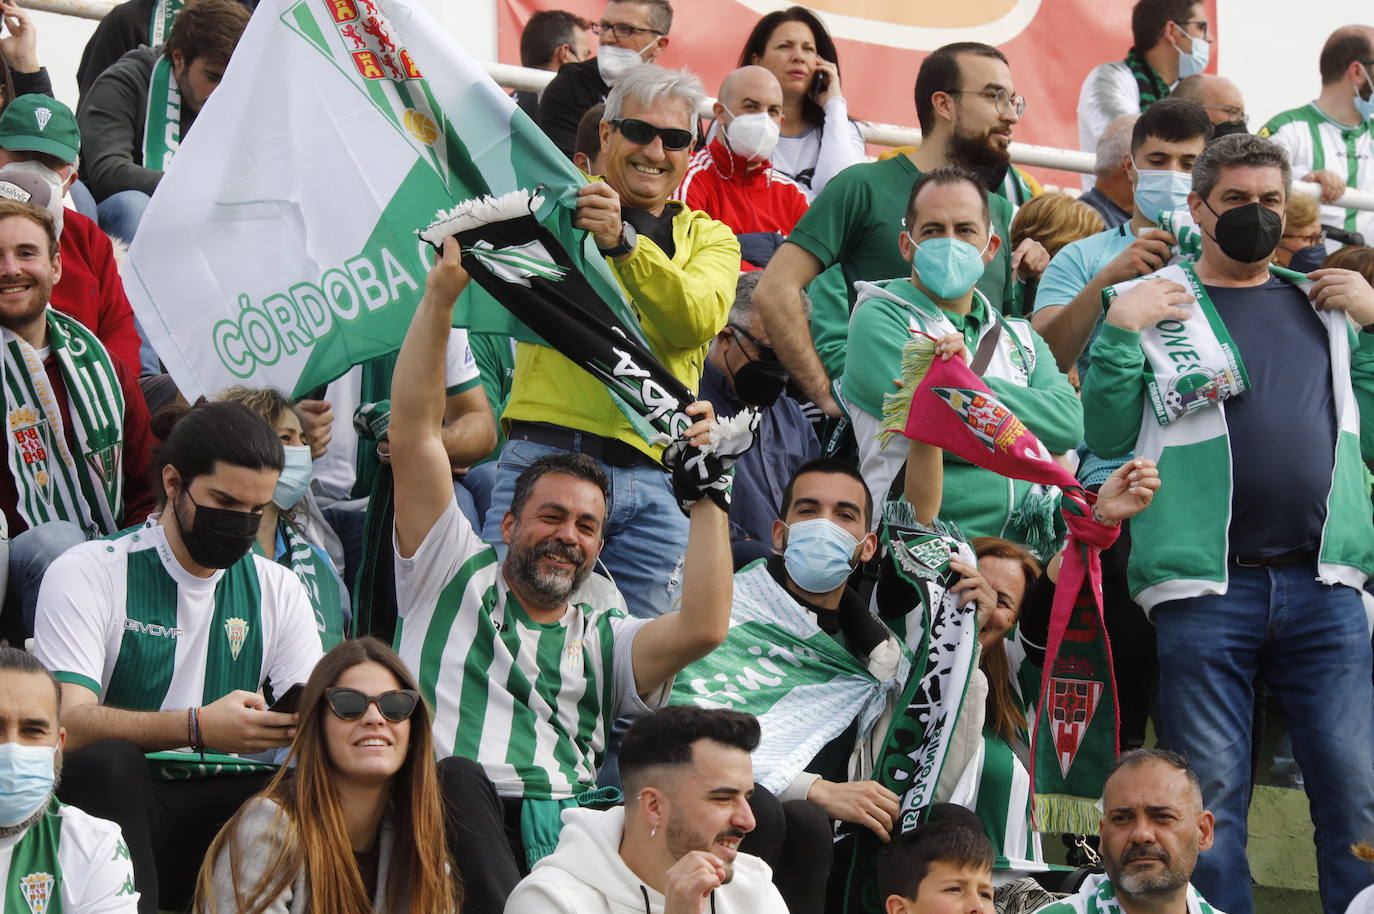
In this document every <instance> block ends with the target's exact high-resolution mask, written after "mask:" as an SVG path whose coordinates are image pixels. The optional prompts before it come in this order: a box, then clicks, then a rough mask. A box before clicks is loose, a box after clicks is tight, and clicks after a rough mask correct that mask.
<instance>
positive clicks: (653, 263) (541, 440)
mask: <svg viewBox="0 0 1374 914" xmlns="http://www.w3.org/2000/svg"><path fill="white" fill-rule="evenodd" d="M702 94H703V93H702V88H701V82H700V80H698V79H697V78H696V77H695V76H693V75H692V74H690V73H687V72H685V71H679V70H665V69H663V68H661V67H657V66H648V65H646V66H641V67H635V68H634V70H632V71H631V72H630V73H629V74H627V75H626V76H625V78H624V79H623V80H622V81H621V82H620V83H619V84H618V85H617V86H616V87H615V89H614V90H613V91H612V92H611V95H610V98H608V99H607V101H606V110H605V112H604V113H603V114H602V121H601V156H600V160H601V164H602V166H603V167H604V169H605V172H606V175H605V179H604V180H601V181H593V182H591V183H590V184H586V185H583V186H582V187H581V188H580V189H579V195H578V201H577V211H576V215H575V217H574V219H575V221H574V224H575V225H576V226H577V227H578V228H582V229H586V230H587V231H589V232H591V233H592V237H593V239H594V241H595V243H596V245H597V247H598V248H600V249H601V252H602V253H603V254H605V255H606V257H607V258H609V259H610V261H611V264H612V267H613V269H614V271H615V273H616V275H617V276H618V277H619V279H620V282H621V284H622V285H623V286H624V288H625V291H626V293H628V296H629V298H630V299H631V300H632V301H633V302H634V305H635V310H636V312H637V313H638V314H639V318H640V325H641V326H642V327H643V330H644V336H645V338H646V339H647V340H648V343H649V347H650V348H651V349H652V351H653V353H654V355H655V356H657V357H658V360H659V361H660V362H661V363H662V364H663V366H664V367H665V368H667V369H668V371H670V372H672V374H673V375H674V376H675V377H677V378H678V380H680V381H682V383H683V384H684V385H686V387H687V388H688V389H689V390H696V389H697V387H698V385H699V384H700V383H701V372H702V367H703V363H704V362H705V360H706V349H707V346H708V345H709V344H710V342H711V340H712V338H714V337H715V335H716V334H717V333H718V332H719V331H720V329H721V327H723V326H724V324H725V317H726V312H727V311H728V310H729V308H730V302H731V301H732V300H733V299H734V291H735V278H736V276H738V273H739V243H738V242H736V240H735V236H734V233H733V232H731V231H730V228H729V227H728V226H726V225H723V224H722V223H720V222H717V221H715V220H714V219H712V218H710V217H709V216H708V215H706V214H705V213H701V212H696V211H694V210H691V209H689V208H688V207H686V206H684V205H683V204H682V203H679V202H677V201H675V200H671V199H669V198H670V197H671V196H672V194H673V191H674V190H675V188H676V187H677V186H678V183H679V182H680V181H681V179H682V174H683V172H684V170H685V169H686V167H687V157H688V151H689V147H690V145H691V142H692V139H693V136H694V128H695V126H696V111H697V108H698V107H699V106H700V104H701V100H702ZM501 418H502V420H503V421H504V422H505V423H507V426H508V432H507V438H508V440H507V442H506V444H505V445H504V446H503V448H502V450H501V460H500V462H499V463H498V464H497V472H496V483H495V485H494V487H493V489H492V499H491V506H490V508H489V509H488V511H487V515H486V522H485V524H484V526H483V529H482V534H483V538H484V539H486V540H487V542H489V543H494V544H500V542H501V519H502V517H503V515H505V513H506V509H507V508H508V507H510V505H511V502H512V499H513V497H514V493H515V480H516V477H517V476H519V474H520V472H521V470H523V469H524V468H525V467H526V466H528V465H529V464H530V463H532V462H533V461H534V460H535V459H536V458H537V457H540V456H543V455H546V454H553V453H567V452H578V453H582V454H586V455H588V456H590V457H592V458H594V459H595V460H596V461H597V463H598V465H599V466H600V467H601V471H602V472H603V473H605V474H606V475H607V476H608V477H610V479H611V482H612V489H613V491H614V493H615V497H614V498H613V499H612V503H611V505H610V510H609V515H608V517H607V518H606V547H605V549H604V550H603V551H602V553H601V560H602V562H604V563H605V566H606V568H607V569H608V570H609V572H610V574H611V576H612V577H613V578H614V579H615V582H616V585H617V586H618V587H619V588H620V592H621V593H622V594H624V595H625V599H626V605H627V606H628V608H629V610H630V612H631V613H633V614H634V615H637V616H643V617H652V616H657V615H660V614H662V613H663V612H665V611H666V610H667V609H668V608H669V607H670V606H671V605H672V602H673V599H674V596H675V592H676V590H677V587H678V582H679V581H680V580H681V578H680V571H681V562H682V556H683V554H684V550H685V548H686V543H687V520H686V518H684V517H683V516H682V512H681V511H680V510H679V508H678V503H677V499H676V498H674V497H673V494H672V491H671V490H670V488H669V486H668V480H667V476H666V474H665V473H664V471H663V465H662V463H661V462H660V455H661V454H662V451H663V447H662V445H651V444H649V443H648V442H646V441H645V440H644V438H643V436H642V435H640V434H639V433H638V432H636V431H635V430H634V428H633V427H632V426H631V425H630V424H629V422H628V420H626V418H625V416H624V414H623V413H622V412H621V411H620V409H619V408H618V407H617V406H616V405H615V403H614V401H612V400H611V397H610V394H608V393H607V391H606V388H605V387H604V386H603V385H602V383H601V382H600V381H598V380H596V379H595V378H593V377H592V376H591V375H589V374H588V373H587V372H585V371H583V370H582V369H581V368H579V367H578V366H576V365H575V364H573V363H572V362H571V361H569V360H568V359H567V358H566V357H564V356H563V355H561V354H560V353H559V352H558V351H557V350H555V349H552V348H550V347H547V346H538V345H535V344H533V343H520V344H519V345H518V346H517V348H516V357H515V374H514V377H513V378H512V381H511V392H510V397H509V399H508V400H507V403H506V409H505V412H504V413H503V415H502V417H501ZM497 548H498V550H500V551H501V552H502V554H503V555H504V552H505V550H504V547H503V546H501V545H498V546H497Z"/></svg>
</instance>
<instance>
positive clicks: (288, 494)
mask: <svg viewBox="0 0 1374 914" xmlns="http://www.w3.org/2000/svg"><path fill="white" fill-rule="evenodd" d="M282 450H284V451H286V464H285V465H284V466H283V467H282V469H281V476H279V477H278V478H277V488H276V490H275V491H273V492H272V501H273V503H274V504H275V505H276V506H277V507H278V508H281V509H282V510H283V511H285V510H287V509H289V508H293V507H295V505H296V502H298V501H300V500H301V496H302V495H304V494H305V490H306V489H308V488H310V480H311V478H312V476H313V475H314V464H313V463H312V462H311V459H310V448H308V447H304V446H300V447H293V446H290V445H288V446H285V447H283V448H282Z"/></svg>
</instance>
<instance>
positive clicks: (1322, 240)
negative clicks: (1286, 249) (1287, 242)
mask: <svg viewBox="0 0 1374 914" xmlns="http://www.w3.org/2000/svg"><path fill="white" fill-rule="evenodd" d="M1283 237H1284V238H1292V239H1294V240H1296V241H1301V242H1302V243H1303V247H1311V246H1312V245H1314V244H1326V233H1325V232H1308V233H1306V234H1302V235H1289V234H1286V233H1285V234H1284V235H1283Z"/></svg>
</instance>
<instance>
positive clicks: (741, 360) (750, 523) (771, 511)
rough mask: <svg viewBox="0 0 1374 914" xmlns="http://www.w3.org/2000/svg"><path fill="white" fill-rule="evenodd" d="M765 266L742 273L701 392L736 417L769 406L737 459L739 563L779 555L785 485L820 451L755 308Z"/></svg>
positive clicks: (734, 530)
mask: <svg viewBox="0 0 1374 914" xmlns="http://www.w3.org/2000/svg"><path fill="white" fill-rule="evenodd" d="M760 275H761V274H760V273H759V272H758V271H757V270H753V271H751V272H748V273H741V274H740V276H739V282H738V284H737V285H736V287H735V304H734V307H732V308H731V309H730V317H729V322H728V323H727V324H726V325H725V327H724V329H722V330H721V331H720V333H718V334H716V338H715V339H714V340H712V341H711V351H710V352H709V353H707V355H706V371H705V373H704V374H703V375H702V376H701V396H702V398H703V399H706V400H710V401H711V404H712V405H713V406H714V407H715V408H716V415H718V416H721V417H722V418H724V417H728V416H733V415H735V414H736V413H738V412H739V411H740V410H742V409H744V408H745V407H746V406H755V407H758V408H759V410H760V411H761V415H760V419H759V427H758V431H757V432H755V435H754V446H753V447H751V448H750V449H749V450H747V451H745V452H744V454H743V455H741V456H740V459H739V460H738V461H737V462H736V463H735V487H734V488H733V489H732V490H731V492H730V543H731V548H732V550H733V552H734V555H735V566H736V567H739V566H741V565H743V564H745V563H746V562H750V561H753V560H754V559H757V558H763V557H765V556H767V555H770V554H771V553H772V549H771V546H772V533H773V522H774V521H776V520H777V519H778V503H779V502H780V501H781V500H782V492H783V489H784V488H785V487H786V486H787V481H788V480H789V479H791V478H792V474H793V473H795V472H796V471H797V468H798V467H800V466H801V465H802V464H804V463H806V462H807V461H808V460H813V459H815V458H816V457H819V456H820V450H821V448H820V443H819V442H818V441H817V440H816V432H815V429H814V428H813V427H812V425H811V421H810V420H809V419H807V418H806V414H805V413H804V412H802V408H801V406H799V405H798V404H797V401H796V400H793V399H792V398H791V397H787V396H783V391H784V389H785V388H786V387H787V369H786V368H783V367H782V363H781V362H779V361H778V354H777V353H776V352H774V351H773V347H772V346H770V345H768V330H767V328H765V327H764V326H763V318H762V317H761V316H760V315H759V313H758V310H757V309H756V308H755V307H754V303H753V297H754V287H755V286H757V285H758V282H759V276H760Z"/></svg>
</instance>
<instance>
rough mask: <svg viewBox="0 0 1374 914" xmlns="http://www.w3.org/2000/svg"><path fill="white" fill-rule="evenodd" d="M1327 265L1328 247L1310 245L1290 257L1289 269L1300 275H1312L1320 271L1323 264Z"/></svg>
mask: <svg viewBox="0 0 1374 914" xmlns="http://www.w3.org/2000/svg"><path fill="white" fill-rule="evenodd" d="M1324 263H1326V245H1324V244H1309V245H1308V246H1307V247H1305V248H1298V249H1297V250H1296V251H1294V252H1292V254H1290V255H1289V257H1288V269H1290V270H1294V271H1296V272H1298V273H1311V272H1312V271H1313V270H1320V269H1321V268H1322V264H1324Z"/></svg>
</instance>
